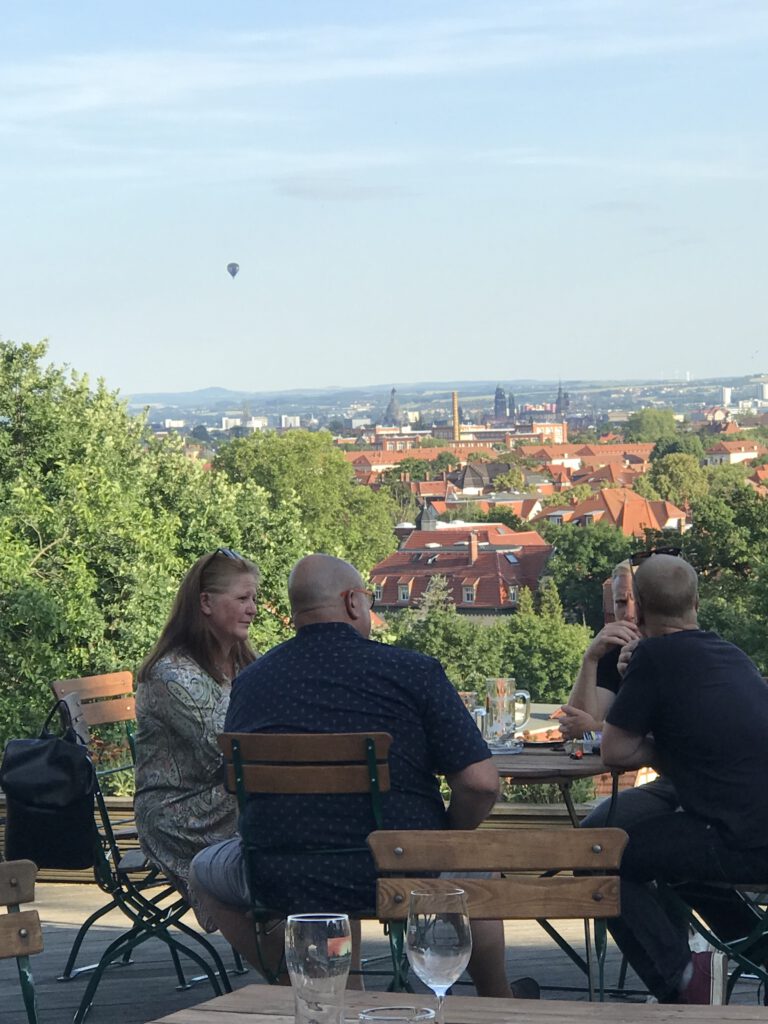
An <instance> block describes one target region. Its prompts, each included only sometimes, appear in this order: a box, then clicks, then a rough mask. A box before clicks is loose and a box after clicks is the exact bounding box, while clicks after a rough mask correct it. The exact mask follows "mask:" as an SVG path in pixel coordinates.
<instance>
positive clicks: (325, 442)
mask: <svg viewBox="0 0 768 1024" xmlns="http://www.w3.org/2000/svg"><path fill="white" fill-rule="evenodd" d="M405 461H406V462H407V461H408V460H405ZM215 466H216V469H217V470H219V471H221V472H223V473H224V474H225V475H226V477H227V478H228V479H229V480H230V481H232V482H234V483H246V482H250V483H252V484H257V485H258V486H260V487H262V488H263V489H264V491H265V492H266V494H267V496H268V497H267V501H268V503H269V506H270V507H271V508H272V509H273V510H274V511H275V512H276V511H277V510H279V509H280V508H281V507H282V506H283V505H284V504H285V503H286V502H288V503H289V504H292V505H293V506H294V507H295V508H296V510H297V511H298V514H299V518H300V520H301V523H302V527H303V531H304V533H305V535H306V538H307V544H308V546H309V550H312V551H323V552H325V553H326V554H329V555H336V556H338V557H341V558H346V559H348V560H349V561H351V562H353V563H354V564H355V565H356V566H357V568H358V569H360V570H361V572H367V571H368V570H369V569H370V568H371V567H372V566H373V565H375V564H376V563H377V562H379V561H381V559H382V558H384V557H385V556H386V555H388V554H389V553H390V552H391V551H392V549H393V547H394V546H395V540H394V536H393V534H392V526H393V524H394V522H395V521H396V519H397V509H396V507H395V505H394V503H393V501H392V500H391V498H390V496H389V495H388V494H387V493H386V492H381V493H376V492H374V491H372V490H371V489H370V488H368V487H360V486H359V485H358V484H356V483H355V482H354V479H353V473H352V471H351V469H350V467H349V464H348V463H347V462H346V460H345V459H344V456H343V455H342V453H341V452H340V451H338V449H337V448H336V447H335V445H334V444H333V439H332V438H331V435H330V434H329V433H328V432H327V431H324V430H321V431H318V432H317V433H309V432H308V431H306V430H291V431H288V432H287V433H285V434H276V433H274V432H264V433H254V434H251V435H250V436H249V437H245V438H238V439H236V440H234V441H231V442H229V443H228V444H226V445H223V446H222V447H221V448H220V449H219V452H218V454H217V456H216V461H215Z"/></svg>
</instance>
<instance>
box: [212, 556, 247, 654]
mask: <svg viewBox="0 0 768 1024" xmlns="http://www.w3.org/2000/svg"><path fill="white" fill-rule="evenodd" d="M200 608H201V609H202V612H203V615H205V616H206V617H207V619H208V625H209V626H210V627H211V632H212V633H213V635H214V636H215V637H216V639H217V640H218V641H219V643H220V644H221V646H222V647H224V648H229V647H231V646H232V645H233V644H235V643H238V642H239V641H241V640H247V639H248V628H249V626H250V625H251V623H252V622H253V617H254V615H255V614H256V580H255V579H254V578H253V576H251V575H250V574H249V573H241V574H239V575H238V576H235V577H234V578H233V580H232V582H231V583H230V585H229V587H228V588H227V589H226V590H224V591H222V592H221V593H209V592H207V591H206V592H204V593H202V594H201V595H200Z"/></svg>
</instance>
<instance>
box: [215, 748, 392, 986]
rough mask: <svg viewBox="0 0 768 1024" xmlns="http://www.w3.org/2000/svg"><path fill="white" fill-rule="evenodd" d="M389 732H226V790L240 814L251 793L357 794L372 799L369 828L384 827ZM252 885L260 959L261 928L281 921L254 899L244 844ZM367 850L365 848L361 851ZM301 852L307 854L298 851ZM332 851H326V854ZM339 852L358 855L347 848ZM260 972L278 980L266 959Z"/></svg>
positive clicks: (280, 913)
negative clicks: (271, 922)
mask: <svg viewBox="0 0 768 1024" xmlns="http://www.w3.org/2000/svg"><path fill="white" fill-rule="evenodd" d="M391 745H392V737H391V736H390V735H389V733H376V732H371V733H224V734H223V735H221V736H219V746H220V747H221V750H222V753H223V754H224V765H225V772H226V787H227V789H228V790H229V792H230V793H235V794H236V795H237V801H238V805H239V807H240V811H241V812H242V811H243V810H244V809H245V806H246V803H247V801H248V796H249V794H252V793H254V794H255V793H270V794H284V795H289V794H292V795H297V794H314V793H326V794H350V793H352V794H354V793H360V794H365V793H367V794H368V795H369V796H370V800H371V825H372V826H373V827H376V828H381V824H382V808H381V794H382V793H386V792H387V791H388V790H389V788H390V779H389V760H388V758H389V748H390V746H391ZM243 845H244V848H245V852H246V866H247V870H248V882H249V886H250V890H251V897H252V900H253V904H254V905H253V908H252V910H253V921H254V927H255V929H256V947H257V950H258V952H259V956H260V957H261V946H260V934H261V933H260V928H262V927H263V926H264V925H265V924H266V922H267V921H268V920H274V919H275V918H276V917H282V916H283V914H282V912H280V911H265V910H264V909H263V907H262V905H261V904H260V903H259V902H258V900H257V899H256V898H255V897H256V893H257V885H256V879H255V873H254V871H253V865H252V863H251V858H250V856H249V853H250V851H249V848H248V845H247V843H244V844H243ZM361 849H362V850H367V847H361ZM297 852H303V851H297ZM329 852H330V853H332V852H333V851H329V850H324V851H323V853H324V854H327V853H329ZM338 852H339V853H351V852H356V851H354V850H351V849H350V848H349V847H345V848H344V849H340V850H339V851H338ZM259 968H260V970H261V972H262V974H263V975H264V977H265V978H266V979H267V980H268V981H269V982H271V983H275V982H277V980H278V978H279V977H280V973H281V971H280V968H279V967H278V970H277V971H273V970H272V969H271V968H270V967H269V966H268V965H267V964H265V963H264V962H263V961H262V962H260V964H259Z"/></svg>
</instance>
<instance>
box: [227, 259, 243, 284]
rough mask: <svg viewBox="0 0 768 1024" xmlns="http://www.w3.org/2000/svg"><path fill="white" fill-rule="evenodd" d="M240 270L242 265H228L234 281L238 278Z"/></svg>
mask: <svg viewBox="0 0 768 1024" xmlns="http://www.w3.org/2000/svg"><path fill="white" fill-rule="evenodd" d="M239 269H240V264H239V263H228V264H227V270H228V271H229V273H230V274H231V275H232V279H233V280H234V279H235V278H236V277H237V272H238V270H239Z"/></svg>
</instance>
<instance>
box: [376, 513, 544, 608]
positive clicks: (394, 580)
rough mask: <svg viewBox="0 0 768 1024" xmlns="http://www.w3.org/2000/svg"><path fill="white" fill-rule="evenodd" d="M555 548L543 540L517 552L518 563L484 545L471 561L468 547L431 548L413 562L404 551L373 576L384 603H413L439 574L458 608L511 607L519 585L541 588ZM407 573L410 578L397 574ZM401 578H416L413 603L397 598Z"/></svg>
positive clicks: (412, 592)
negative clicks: (467, 597) (468, 592)
mask: <svg viewBox="0 0 768 1024" xmlns="http://www.w3.org/2000/svg"><path fill="white" fill-rule="evenodd" d="M440 532H441V533H442V532H443V531H440ZM433 536H434V534H433ZM551 551H552V547H551V545H550V544H546V543H545V542H542V543H541V544H539V545H531V546H529V547H528V548H525V549H521V550H517V551H515V552H514V562H510V561H509V560H508V559H507V557H506V555H505V554H504V552H501V551H498V550H488V549H487V548H481V549H480V550H479V551H478V554H477V557H476V559H475V561H474V562H473V563H472V564H470V554H469V550H468V548H467V549H465V550H451V551H439V550H437V549H432V550H427V551H425V552H423V553H422V554H421V556H420V557H419V558H418V561H414V554H413V552H411V551H406V550H403V549H401V550H400V551H396V552H394V554H391V555H389V556H388V557H387V558H385V559H384V560H383V561H381V562H379V564H378V565H376V566H374V568H373V569H372V570H371V574H370V575H371V580H372V581H373V583H374V584H376V585H378V586H380V587H381V589H382V595H381V598H380V599H379V601H378V603H379V605H380V606H382V605H383V606H400V607H405V606H406V604H412V603H413V602H414V601H415V600H416V599H417V598H419V597H421V595H422V594H423V593H424V592H425V591H426V589H427V587H428V585H429V581H430V579H431V578H432V577H433V576H436V575H439V576H444V577H445V578H446V579H447V581H448V585H449V588H450V592H451V596H452V598H453V601H454V604H455V605H456V606H457V607H459V608H463V609H471V608H477V609H485V610H490V609H496V610H504V609H507V610H511V609H512V608H514V607H515V605H516V603H517V602H516V596H517V595H516V594H515V593H514V591H515V590H518V591H519V588H520V587H529V588H530V589H531V590H535V589H536V587H537V586H538V581H539V578H540V576H541V574H542V572H543V570H544V567H545V565H546V563H547V559H548V558H549V555H550V552H551ZM417 557H418V556H417ZM404 571H406V572H407V573H408V577H400V576H398V573H402V572H404ZM399 579H409V580H412V581H413V582H412V583H411V588H410V595H409V601H408V602H403V601H399V600H398V596H399V595H398V589H397V584H398V580H399ZM463 587H472V589H473V592H474V601H471V602H465V601H464V600H463V597H464V593H463V589H462V588H463Z"/></svg>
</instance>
